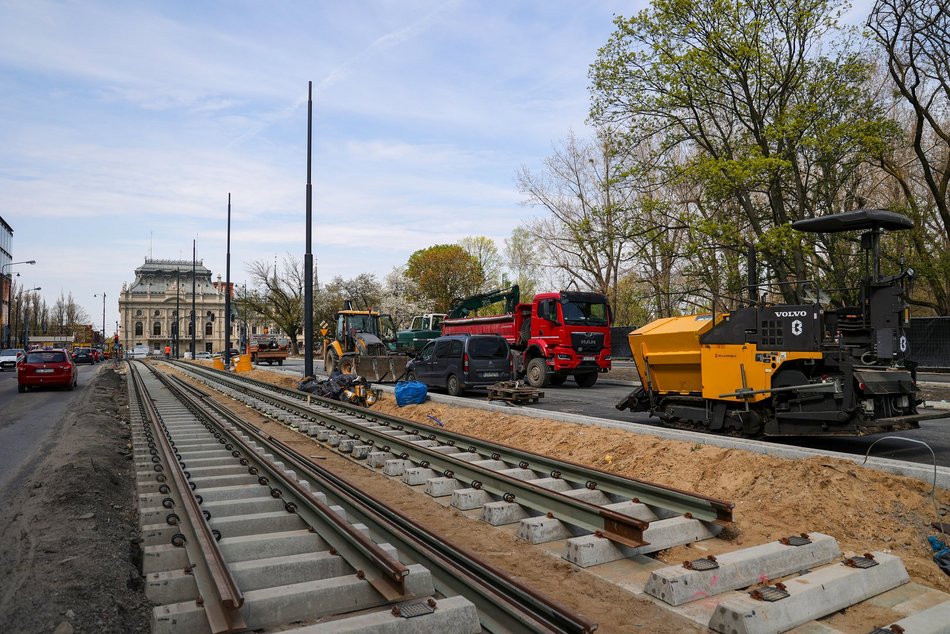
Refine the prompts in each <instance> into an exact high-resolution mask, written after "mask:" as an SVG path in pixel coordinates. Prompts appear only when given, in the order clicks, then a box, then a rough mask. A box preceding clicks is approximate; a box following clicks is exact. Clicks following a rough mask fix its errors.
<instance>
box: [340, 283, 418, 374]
mask: <svg viewBox="0 0 950 634" xmlns="http://www.w3.org/2000/svg"><path fill="white" fill-rule="evenodd" d="M408 361H409V357H408V356H407V355H405V354H400V353H397V352H396V327H395V325H394V324H393V319H392V317H391V316H389V315H387V314H384V313H379V312H378V311H375V310H354V309H353V308H352V307H351V304H350V302H349V301H346V302H344V304H343V310H341V311H339V312H338V313H337V314H336V329H335V332H334V335H333V338H332V339H328V340H325V341H324V345H323V368H324V370H325V371H326V373H327V374H333V372H334V371H339V372H342V373H343V374H358V375H360V376H362V377H365V378H367V379H369V380H370V381H375V382H376V383H395V382H396V381H399V380H400V379H402V378H403V376H404V375H405V374H406V363H408Z"/></svg>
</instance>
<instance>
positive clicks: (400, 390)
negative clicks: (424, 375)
mask: <svg viewBox="0 0 950 634" xmlns="http://www.w3.org/2000/svg"><path fill="white" fill-rule="evenodd" d="M428 391H429V388H428V387H426V384H425V383H420V382H419V381H400V382H399V383H396V405H398V406H399V407H402V406H404V405H418V404H420V403H425V401H426V398H427V392H428Z"/></svg>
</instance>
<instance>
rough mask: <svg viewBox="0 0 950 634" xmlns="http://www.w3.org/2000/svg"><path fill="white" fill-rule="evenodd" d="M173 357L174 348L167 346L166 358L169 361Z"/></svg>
mask: <svg viewBox="0 0 950 634" xmlns="http://www.w3.org/2000/svg"><path fill="white" fill-rule="evenodd" d="M171 356H172V347H171V346H165V358H166V359H168V358H170V357H171Z"/></svg>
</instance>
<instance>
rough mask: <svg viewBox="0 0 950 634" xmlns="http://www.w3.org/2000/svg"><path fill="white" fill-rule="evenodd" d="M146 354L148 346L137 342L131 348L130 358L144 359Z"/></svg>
mask: <svg viewBox="0 0 950 634" xmlns="http://www.w3.org/2000/svg"><path fill="white" fill-rule="evenodd" d="M147 356H148V346H146V345H145V344H142V343H139V344H136V345H135V346H134V347H133V348H132V358H133V359H144V358H145V357H147Z"/></svg>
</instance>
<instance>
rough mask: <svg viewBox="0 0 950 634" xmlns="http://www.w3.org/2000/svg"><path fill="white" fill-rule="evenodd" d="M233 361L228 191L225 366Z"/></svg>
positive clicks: (229, 206)
mask: <svg viewBox="0 0 950 634" xmlns="http://www.w3.org/2000/svg"><path fill="white" fill-rule="evenodd" d="M229 363H231V192H228V253H227V256H226V257H225V264H224V367H228V364H229Z"/></svg>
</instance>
